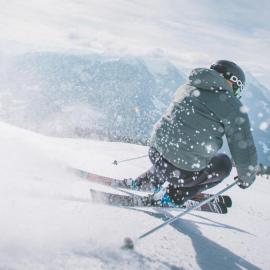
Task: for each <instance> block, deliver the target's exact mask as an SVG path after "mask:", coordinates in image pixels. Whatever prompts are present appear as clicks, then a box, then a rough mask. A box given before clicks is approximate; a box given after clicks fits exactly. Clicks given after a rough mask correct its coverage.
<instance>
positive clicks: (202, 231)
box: [0, 123, 270, 270]
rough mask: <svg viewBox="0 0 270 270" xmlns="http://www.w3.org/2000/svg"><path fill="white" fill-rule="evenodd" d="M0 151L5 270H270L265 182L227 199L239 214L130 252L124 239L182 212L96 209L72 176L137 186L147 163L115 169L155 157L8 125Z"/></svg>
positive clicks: (177, 228)
mask: <svg viewBox="0 0 270 270" xmlns="http://www.w3.org/2000/svg"><path fill="white" fill-rule="evenodd" d="M0 149H1V151H0V162H1V167H0V179H1V180H0V181H1V188H0V206H1V219H0V269H20V270H22V269H27V270H29V269H30V270H31V269H181V270H183V269H185V270H188V269H204V270H206V269H207V270H209V269H221V270H223V269H224V270H225V269H226V270H228V269H230V270H231V269H232V270H234V269H249V270H250V269H269V267H270V259H269V256H268V253H267V250H268V247H269V241H270V230H269V218H270V213H269V198H270V182H269V180H266V179H264V178H260V177H258V179H257V182H256V184H254V185H253V186H252V187H251V188H249V189H247V190H241V189H239V188H238V187H235V188H234V189H233V190H231V191H230V192H228V194H229V195H231V196H232V198H233V203H234V205H233V208H232V209H231V210H230V211H229V213H228V214H227V215H217V214H211V213H201V212H194V213H193V214H190V215H188V216H186V217H184V218H183V219H181V220H179V221H177V222H175V223H173V224H172V225H169V226H166V227H165V228H163V229H162V230H160V231H159V232H158V233H156V234H154V235H151V236H149V237H148V238H145V239H143V240H141V242H138V243H137V245H136V246H135V250H134V251H124V250H121V249H120V248H119V247H120V246H121V245H122V241H123V238H124V237H126V236H130V237H133V238H135V237H137V236H139V235H141V234H142V233H144V232H145V231H146V230H149V229H151V228H152V227H153V226H157V225H159V224H160V223H161V222H162V221H163V219H164V218H165V216H166V215H167V216H171V215H174V214H176V212H165V211H158V210H152V209H140V210H131V209H125V208H117V207H111V206H108V205H101V204H94V203H92V202H91V197H90V194H89V191H88V190H89V187H90V185H91V184H90V183H88V182H87V181H86V180H82V179H80V178H78V177H77V176H75V175H73V174H72V173H71V172H70V171H69V170H68V169H67V168H68V167H69V166H74V167H79V168H81V169H87V170H89V171H91V172H95V173H100V174H103V175H108V176H115V177H130V176H131V177H135V176H136V175H138V174H139V173H141V172H142V171H143V170H145V169H147V168H148V166H149V161H148V160H147V159H140V160H135V161H132V162H129V163H123V164H119V165H118V166H114V165H112V161H113V160H114V159H124V158H129V157H133V156H137V155H143V154H145V153H146V152H147V148H145V147H142V146H137V145H132V144H123V143H108V142H98V141H90V140H83V139H62V138H51V137H45V136H42V135H39V134H35V133H33V132H30V131H26V130H23V129H19V128H17V127H13V126H10V125H8V124H5V123H0ZM234 174H235V172H233V173H232V175H231V177H230V179H228V180H227V182H226V183H230V182H231V181H232V180H231V179H232V177H233V175H234ZM92 185H93V184H92ZM224 185H225V184H224ZM95 187H96V188H99V189H109V188H108V187H103V186H100V185H97V184H96V185H95ZM219 188H221V187H219Z"/></svg>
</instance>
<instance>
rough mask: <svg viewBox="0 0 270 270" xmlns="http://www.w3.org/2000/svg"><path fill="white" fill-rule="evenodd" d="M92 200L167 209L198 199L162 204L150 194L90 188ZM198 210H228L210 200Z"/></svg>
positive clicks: (124, 205) (127, 205)
mask: <svg viewBox="0 0 270 270" xmlns="http://www.w3.org/2000/svg"><path fill="white" fill-rule="evenodd" d="M90 192H91V196H92V200H93V201H94V202H99V203H104V204H109V205H113V206H121V207H151V208H155V207H157V208H166V209H167V208H168V209H187V208H192V207H193V206H195V205H197V204H199V203H200V202H199V201H195V200H188V201H187V202H185V203H184V204H183V205H181V206H162V205H160V204H159V203H157V202H156V201H154V200H153V199H152V197H151V195H150V196H141V195H136V194H130V195H120V194H115V193H109V192H104V191H99V190H96V189H90ZM196 210H198V211H205V212H211V213H217V214H226V213H227V212H228V210H227V207H226V205H224V204H223V203H222V202H217V201H214V202H210V203H207V204H205V205H203V206H201V207H200V208H198V209H196Z"/></svg>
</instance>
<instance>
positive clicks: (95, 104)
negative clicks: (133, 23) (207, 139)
mask: <svg viewBox="0 0 270 270" xmlns="http://www.w3.org/2000/svg"><path fill="white" fill-rule="evenodd" d="M0 59H2V61H0V70H1V71H2V74H3V76H2V77H1V78H0V102H1V108H0V119H2V120H5V121H7V122H9V123H13V124H16V125H18V126H21V127H25V128H29V129H32V130H35V131H39V132H41V133H44V134H50V135H57V136H80V137H92V138H101V139H109V140H121V141H134V142H145V141H146V140H147V138H148V137H149V135H150V132H151V129H152V126H153V124H154V123H155V122H156V121H157V120H158V118H159V117H160V115H161V114H162V113H163V112H164V111H165V110H166V108H167V106H168V105H169V103H170V101H171V98H172V96H173V94H174V92H175V90H176V89H177V88H178V87H179V85H181V84H182V83H184V82H185V80H186V75H185V74H183V73H182V72H180V71H179V68H177V67H176V66H175V65H173V64H172V63H170V62H168V61H166V60H164V59H163V58H162V57H134V56H132V57H131V56H125V57H116V56H109V55H97V54H92V55H85V54H78V53H70V52H68V53H66V54H63V53H55V52H54V53H52V52H39V53H28V54H21V55H17V56H16V57H13V58H11V57H10V58H3V57H2V58H0ZM268 93H270V91H269V90H268V89H266V88H265V87H264V86H263V85H261V84H260V83H259V82H258V81H257V80H256V78H255V77H254V76H252V74H250V73H248V74H247V89H246V90H245V93H244V94H243V98H242V102H243V104H244V105H245V106H244V107H243V109H244V110H247V111H249V116H250V120H251V124H252V128H253V129H254V137H255V141H256V146H257V148H258V152H259V159H260V162H261V163H263V164H265V165H268V164H270V142H269V137H270V129H269V128H268V126H269V125H270V106H269V104H270V98H269V95H268Z"/></svg>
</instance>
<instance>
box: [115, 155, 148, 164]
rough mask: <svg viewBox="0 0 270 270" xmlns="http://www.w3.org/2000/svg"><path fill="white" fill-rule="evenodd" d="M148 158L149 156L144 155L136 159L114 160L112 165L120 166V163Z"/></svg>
mask: <svg viewBox="0 0 270 270" xmlns="http://www.w3.org/2000/svg"><path fill="white" fill-rule="evenodd" d="M147 156H148V155H143V156H139V157H134V158H128V159H123V160H114V161H113V163H112V164H114V165H118V164H119V163H122V162H127V161H131V160H135V159H140V158H144V157H147Z"/></svg>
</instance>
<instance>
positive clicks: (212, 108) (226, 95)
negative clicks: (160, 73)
mask: <svg viewBox="0 0 270 270" xmlns="http://www.w3.org/2000/svg"><path fill="white" fill-rule="evenodd" d="M224 135H225V136H226V138H227V141H228V145H229V148H230V151H231V155H232V158H233V160H234V162H235V165H236V169H237V172H238V175H239V177H240V178H241V180H243V181H245V182H248V183H250V184H251V183H252V182H253V181H254V180H255V177H256V168H257V153H256V148H255V145H254V141H253V138H252V134H251V131H250V122H249V118H248V115H247V113H246V112H245V108H244V107H243V105H242V104H241V102H240V101H239V99H237V98H236V97H235V96H234V95H233V93H232V89H231V87H230V86H229V84H228V83H227V81H226V80H225V79H224V78H223V77H222V76H221V75H220V74H219V73H218V72H216V71H215V70H212V69H206V68H198V69H195V70H193V71H192V72H191V74H190V76H189V82H188V83H187V84H185V85H183V86H182V87H180V88H179V89H178V90H177V91H176V94H175V97H174V100H173V102H172V104H171V105H170V107H169V108H168V110H167V112H166V113H165V114H164V115H163V116H162V117H161V119H160V120H159V121H158V122H157V124H156V125H155V127H154V130H153V133H152V137H151V140H150V145H151V146H154V147H155V148H156V149H157V150H158V151H159V152H160V153H162V154H163V156H164V157H165V158H166V159H167V160H168V161H169V162H171V163H172V164H174V165H175V166H176V167H178V168H180V169H184V170H188V171H198V170H201V169H203V168H205V167H206V166H207V164H208V163H209V162H210V159H211V158H212V157H213V156H214V155H215V154H216V153H217V151H218V150H219V149H220V148H221V147H222V144H223V138H222V137H223V136H224Z"/></svg>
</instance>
